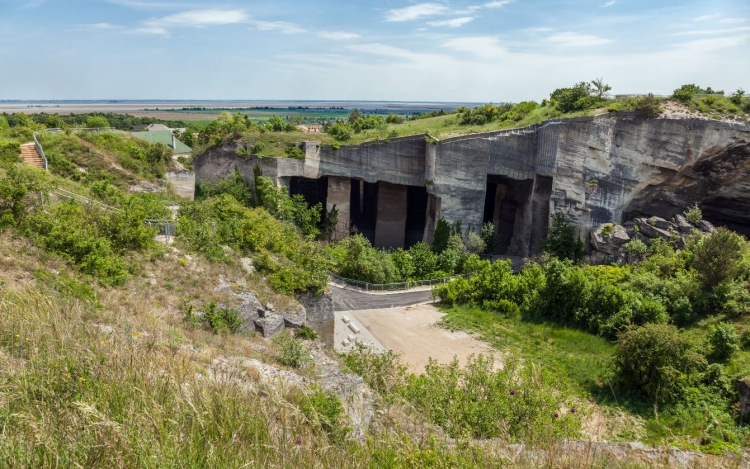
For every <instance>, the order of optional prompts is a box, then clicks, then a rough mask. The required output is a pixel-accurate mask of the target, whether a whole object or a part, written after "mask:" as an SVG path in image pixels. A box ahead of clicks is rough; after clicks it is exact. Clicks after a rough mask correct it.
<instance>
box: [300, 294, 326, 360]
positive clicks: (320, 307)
mask: <svg viewBox="0 0 750 469" xmlns="http://www.w3.org/2000/svg"><path fill="white" fill-rule="evenodd" d="M297 301H299V302H300V304H301V305H302V306H304V307H305V312H306V315H307V316H306V322H307V325H308V326H310V327H312V328H313V329H315V331H316V332H317V333H318V335H319V336H320V338H321V340H322V341H323V343H324V344H326V345H327V346H329V347H333V326H334V322H335V315H334V310H333V293H331V292H327V293H324V294H322V295H313V294H306V295H301V296H299V297H298V298H297Z"/></svg>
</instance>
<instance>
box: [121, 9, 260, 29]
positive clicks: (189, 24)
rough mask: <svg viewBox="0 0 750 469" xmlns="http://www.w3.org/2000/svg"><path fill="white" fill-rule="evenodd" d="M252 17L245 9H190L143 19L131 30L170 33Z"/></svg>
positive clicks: (244, 20)
mask: <svg viewBox="0 0 750 469" xmlns="http://www.w3.org/2000/svg"><path fill="white" fill-rule="evenodd" d="M249 18H250V17H249V16H248V15H247V14H246V13H245V12H244V11H243V10H220V9H208V10H189V11H183V12H182V13H175V14H173V15H168V16H164V17H162V18H151V19H148V20H146V21H142V22H141V25H140V26H138V27H136V28H133V29H131V30H130V32H131V33H135V34H161V35H167V34H169V30H170V28H203V27H206V26H221V25H227V24H237V23H244V22H246V21H247V20H248V19H249Z"/></svg>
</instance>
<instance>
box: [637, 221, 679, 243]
mask: <svg viewBox="0 0 750 469" xmlns="http://www.w3.org/2000/svg"><path fill="white" fill-rule="evenodd" d="M638 228H639V229H640V232H641V233H643V234H644V235H646V236H648V237H649V238H662V239H666V240H667V241H670V240H671V239H672V233H670V232H669V231H667V230H665V229H662V228H658V227H656V226H652V225H650V224H649V223H648V222H646V223H639V224H638Z"/></svg>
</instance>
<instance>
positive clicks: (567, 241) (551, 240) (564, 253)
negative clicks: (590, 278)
mask: <svg viewBox="0 0 750 469" xmlns="http://www.w3.org/2000/svg"><path fill="white" fill-rule="evenodd" d="M542 243H543V244H542V249H543V250H544V251H545V252H548V253H550V254H552V255H553V256H555V257H557V258H559V259H572V260H574V261H575V262H579V261H580V260H581V259H582V258H583V241H581V240H580V239H579V238H578V237H577V236H576V230H575V227H574V226H573V225H571V224H569V223H568V222H567V220H566V219H565V215H564V214H562V213H559V212H558V213H556V214H554V215H553V216H552V226H551V227H550V228H549V230H548V231H547V238H546V239H545V240H544V241H543V242H542Z"/></svg>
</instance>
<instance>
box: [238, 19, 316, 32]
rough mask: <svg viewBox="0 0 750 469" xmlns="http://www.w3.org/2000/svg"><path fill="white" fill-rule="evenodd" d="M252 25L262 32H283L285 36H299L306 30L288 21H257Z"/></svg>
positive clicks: (252, 22) (253, 21)
mask: <svg viewBox="0 0 750 469" xmlns="http://www.w3.org/2000/svg"><path fill="white" fill-rule="evenodd" d="M250 23H251V24H252V25H253V26H254V27H255V29H258V30H260V31H281V32H282V33H284V34H299V33H304V32H305V30H304V29H302V28H300V27H299V26H297V25H296V24H293V23H287V22H286V21H257V20H252V21H250Z"/></svg>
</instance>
